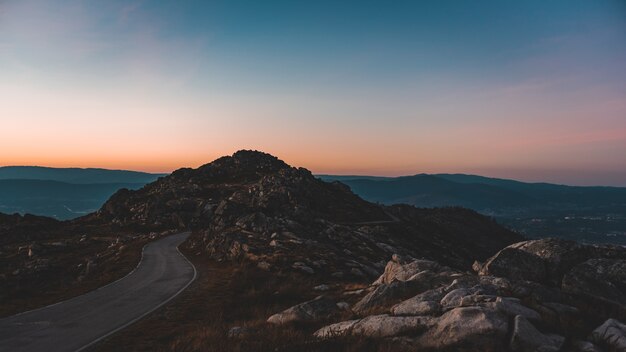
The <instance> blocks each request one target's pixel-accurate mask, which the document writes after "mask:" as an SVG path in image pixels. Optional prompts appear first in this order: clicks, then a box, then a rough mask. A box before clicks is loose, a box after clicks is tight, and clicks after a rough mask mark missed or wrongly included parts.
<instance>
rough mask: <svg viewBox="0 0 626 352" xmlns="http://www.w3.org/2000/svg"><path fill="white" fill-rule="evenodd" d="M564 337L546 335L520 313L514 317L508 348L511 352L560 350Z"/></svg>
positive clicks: (555, 351)
mask: <svg viewBox="0 0 626 352" xmlns="http://www.w3.org/2000/svg"><path fill="white" fill-rule="evenodd" d="M564 341H565V338H564V337H562V336H558V335H546V334H543V333H541V332H540V331H539V330H537V329H536V328H535V327H534V326H533V325H532V324H531V323H530V322H529V321H528V320H527V319H526V318H524V317H523V316H521V315H518V316H516V317H515V320H514V326H513V335H512V336H511V343H510V348H511V351H513V352H535V351H543V352H549V351H554V352H557V351H560V350H561V347H562V346H563V342H564Z"/></svg>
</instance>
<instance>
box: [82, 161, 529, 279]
mask: <svg viewBox="0 0 626 352" xmlns="http://www.w3.org/2000/svg"><path fill="white" fill-rule="evenodd" d="M81 221H87V222H91V221H95V222H98V221H102V222H110V223H113V224H117V225H118V226H120V227H129V228H143V229H153V230H159V229H172V228H180V229H185V228H191V229H194V230H196V233H195V235H194V236H193V237H192V239H191V241H190V244H189V246H191V247H193V248H195V249H196V250H197V251H204V252H207V253H208V254H209V255H211V256H212V257H214V258H216V259H219V260H224V259H236V258H242V257H246V258H248V259H251V260H254V261H257V262H264V264H262V265H272V264H273V263H274V262H277V261H282V260H292V259H294V258H296V259H298V260H297V261H296V262H299V263H302V264H298V265H297V266H299V267H301V268H303V269H302V270H305V271H310V270H311V271H313V270H324V271H328V273H329V274H332V273H335V274H337V275H340V274H339V273H340V272H341V273H353V274H356V275H364V276H377V275H378V274H379V273H380V271H381V270H382V269H383V267H384V259H385V258H387V257H389V256H390V255H391V254H393V253H400V254H403V255H411V256H418V257H425V258H431V259H436V260H440V261H442V262H444V263H446V264H448V265H452V266H455V267H458V268H469V267H470V266H471V263H472V262H473V260H475V259H485V258H487V257H488V256H489V255H491V254H492V253H493V252H494V251H496V250H498V249H500V248H502V247H504V246H506V245H508V244H511V243H513V242H517V241H520V240H521V239H522V238H521V237H520V236H519V235H517V234H515V233H513V232H510V231H508V230H506V229H504V228H502V227H500V226H498V225H497V224H496V223H494V222H493V221H492V220H490V219H488V218H485V217H483V216H481V215H478V214H477V213H474V212H472V211H469V210H465V209H460V208H446V209H417V208H414V207H409V206H390V207H384V206H380V205H376V204H373V203H369V202H366V201H364V200H362V199H361V198H359V197H358V196H356V195H355V194H353V193H352V192H351V191H350V189H349V188H348V187H346V186H345V185H343V184H342V183H339V182H333V183H327V182H323V181H321V180H319V179H317V178H315V177H314V176H313V175H312V174H311V173H310V172H309V171H308V170H306V169H303V168H294V167H291V166H289V165H287V164H285V163H284V162H283V161H281V160H279V159H278V158H276V157H274V156H271V155H269V154H265V153H261V152H257V151H239V152H237V153H235V154H234V155H232V156H227V157H223V158H220V159H217V160H215V161H214V162H212V163H210V164H206V165H204V166H201V167H199V168H198V169H181V170H178V171H175V172H174V173H172V174H171V175H170V176H167V177H163V178H161V179H159V180H158V181H156V182H154V183H151V184H149V185H147V186H145V187H144V188H142V189H140V190H137V191H129V190H122V191H119V192H118V193H116V194H115V195H114V196H112V197H111V199H110V200H109V201H108V202H106V204H105V205H104V206H103V207H102V209H101V210H100V211H98V212H97V213H95V214H93V215H91V216H89V217H87V218H83V219H81ZM286 254H288V255H286ZM287 257H288V258H289V259H287ZM292 262H293V260H292ZM324 262H326V263H328V264H327V265H324V264H320V263H324ZM331 262H332V263H333V264H332V265H331ZM293 265H296V264H293ZM322 266H324V267H325V268H324V269H321V267H322ZM315 268H317V269H315Z"/></svg>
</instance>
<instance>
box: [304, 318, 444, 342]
mask: <svg viewBox="0 0 626 352" xmlns="http://www.w3.org/2000/svg"><path fill="white" fill-rule="evenodd" d="M433 324H434V319H433V318H430V317H416V316H413V317H396V316H390V315H387V314H383V315H371V316H368V317H366V318H363V319H359V320H350V321H344V322H340V323H337V324H332V325H329V326H325V327H323V328H321V329H319V330H318V331H316V332H315V333H314V335H315V336H316V337H319V338H327V337H332V336H344V335H355V336H366V337H378V338H380V337H392V336H398V335H403V334H407V333H419V332H422V331H424V330H426V329H428V328H429V327H431V326H433Z"/></svg>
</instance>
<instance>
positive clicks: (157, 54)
mask: <svg viewBox="0 0 626 352" xmlns="http://www.w3.org/2000/svg"><path fill="white" fill-rule="evenodd" d="M238 149H258V150H263V151H266V152H269V153H272V154H274V155H276V156H278V157H280V158H281V159H283V160H285V161H287V162H288V163H290V164H293V165H297V166H303V167H307V168H309V169H310V170H312V171H313V172H315V173H333V174H370V175H406V174H416V173H422V172H427V173H436V172H464V173H475V174H482V175H487V176H496V177H507V178H515V179H521V180H528V181H550V182H558V183H566V184H582V185H590V184H593V185H621V186H626V1H623V0H598V1H590V0H583V1H578V0H563V1H556V0H555V1H545V0H538V1H503V0H497V1H461V0H459V1H448V0H432V1H417V0H415V1H284V2H283V1H258V0H254V1H223V2H222V1H207V0H203V1H147V0H146V1H132V2H131V1H86V0H82V1H31V0H16V1H12V0H8V1H2V0H0V165H45V166H63V167H66V166H78V167H105V168H121V169H133V170H144V171H159V172H162V171H165V172H167V171H171V170H174V169H176V168H179V167H184V166H192V167H196V166H199V165H201V164H204V163H206V162H209V161H211V160H213V159H215V158H217V157H219V156H222V155H226V154H232V153H233V152H234V151H236V150H238Z"/></svg>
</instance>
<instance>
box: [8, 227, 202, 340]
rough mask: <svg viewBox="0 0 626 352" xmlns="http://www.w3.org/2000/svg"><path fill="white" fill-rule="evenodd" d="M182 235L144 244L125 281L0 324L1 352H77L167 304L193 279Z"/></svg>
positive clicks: (193, 273) (12, 317) (11, 318)
mask: <svg viewBox="0 0 626 352" xmlns="http://www.w3.org/2000/svg"><path fill="white" fill-rule="evenodd" d="M187 236H189V234H188V233H181V234H176V235H171V236H168V237H165V238H162V239H160V240H158V241H155V242H152V243H149V244H147V245H146V246H145V247H144V249H143V257H142V260H141V262H140V263H139V266H137V268H136V269H135V270H134V271H133V272H132V273H130V274H129V275H128V276H126V277H124V278H122V279H120V280H118V281H116V282H113V283H111V284H109V285H106V286H103V287H101V288H99V289H97V290H95V291H91V292H89V293H87V294H84V295H82V296H78V297H75V298H72V299H70V300H67V301H63V302H60V303H57V304H53V305H51V306H47V307H43V308H40V309H36V310H33V311H29V312H25V313H21V314H18V315H14V316H11V317H7V318H4V319H0V351H11V352H17V351H26V352H39V351H45V352H52V351H80V350H82V349H85V348H87V347H89V346H92V345H93V344H95V343H96V342H98V341H100V340H101V339H103V338H105V337H107V336H109V335H111V334H113V333H114V332H116V331H118V330H121V329H123V328H124V327H126V326H128V325H130V324H132V323H133V322H135V321H137V320H139V319H141V318H142V317H144V316H146V315H147V314H149V313H150V312H152V311H154V310H156V309H157V308H159V307H160V306H162V305H164V304H165V303H167V302H168V301H169V300H171V299H172V298H174V297H175V296H176V295H178V294H179V293H180V292H182V291H183V290H184V289H185V288H187V286H188V285H189V284H190V283H191V282H192V281H193V280H194V279H195V277H196V269H195V268H194V267H193V265H192V264H191V263H190V262H189V261H188V260H187V259H186V258H185V257H184V256H183V255H182V254H181V253H180V252H179V251H178V245H179V244H181V243H182V242H183V241H184V240H185V239H186V238H187Z"/></svg>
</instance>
